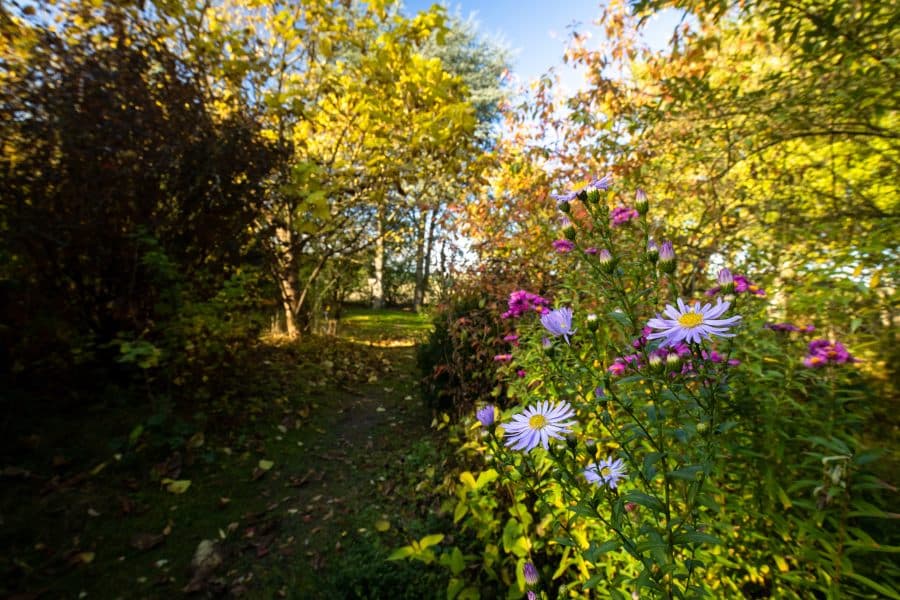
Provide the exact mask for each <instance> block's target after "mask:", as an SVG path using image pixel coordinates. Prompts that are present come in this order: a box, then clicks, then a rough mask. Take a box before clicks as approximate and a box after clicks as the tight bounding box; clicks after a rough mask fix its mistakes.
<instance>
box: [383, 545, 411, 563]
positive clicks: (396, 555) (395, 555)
mask: <svg viewBox="0 0 900 600" xmlns="http://www.w3.org/2000/svg"><path fill="white" fill-rule="evenodd" d="M413 554H415V550H414V549H413V547H412V546H403V547H402V548H397V549H396V550H394V551H393V552H391V554H390V555H389V556H388V557H387V559H388V560H403V559H404V558H408V557H410V556H412V555H413Z"/></svg>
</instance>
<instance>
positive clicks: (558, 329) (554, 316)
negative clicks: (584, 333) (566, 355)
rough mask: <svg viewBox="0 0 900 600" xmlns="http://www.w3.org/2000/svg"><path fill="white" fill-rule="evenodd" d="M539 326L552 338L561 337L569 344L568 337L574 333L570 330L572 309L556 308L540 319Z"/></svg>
mask: <svg viewBox="0 0 900 600" xmlns="http://www.w3.org/2000/svg"><path fill="white" fill-rule="evenodd" d="M541 325H543V326H544V329H546V330H547V331H549V332H550V333H551V334H552V335H554V336H562V337H563V339H564V340H566V343H567V344H568V343H569V336H570V335H573V334H574V333H575V330H574V329H572V309H571V308H568V307H565V308H557V309H556V310H551V311H550V312H548V313H547V314H546V315H544V316H542V317H541Z"/></svg>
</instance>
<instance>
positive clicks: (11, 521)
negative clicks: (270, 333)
mask: <svg viewBox="0 0 900 600" xmlns="http://www.w3.org/2000/svg"><path fill="white" fill-rule="evenodd" d="M427 331H428V321H427V319H426V318H424V317H420V316H417V315H415V314H413V313H410V312H403V311H379V312H372V311H364V310H355V311H350V312H349V313H347V314H346V315H345V317H344V318H343V319H342V320H341V323H340V325H339V329H338V335H337V336H336V337H333V338H311V339H306V340H304V341H303V342H300V343H290V344H287V343H281V344H278V343H274V342H270V343H266V344H261V345H260V347H259V348H258V349H255V351H254V352H252V353H250V356H252V357H253V358H252V360H251V361H250V362H248V364H247V365H246V366H245V368H246V370H247V372H246V374H245V375H246V376H242V374H241V373H229V374H227V377H229V378H232V379H234V381H235V382H237V383H236V385H235V387H234V389H232V390H230V392H231V393H229V395H228V398H227V403H228V411H229V413H228V414H229V417H228V419H224V418H216V419H209V420H208V421H207V426H206V427H202V426H201V425H198V423H197V422H196V421H191V420H190V419H189V420H187V422H185V421H181V420H179V419H175V418H172V417H170V418H166V419H164V420H163V419H160V418H159V417H155V416H154V415H155V414H156V413H149V414H147V413H146V409H137V408H134V409H132V408H130V407H129V404H128V403H127V402H122V403H120V404H119V405H118V407H117V408H115V409H113V410H108V409H105V410H104V411H102V412H100V411H98V412H96V413H95V414H92V413H91V412H90V411H88V412H86V413H85V414H83V415H81V416H80V417H78V418H72V417H71V416H68V417H67V418H59V419H56V420H55V422H54V423H46V422H44V423H40V424H39V423H34V424H33V426H32V427H33V428H34V430H33V431H31V432H30V433H29V432H28V431H27V430H25V431H24V432H20V433H21V435H19V438H20V439H18V440H17V444H18V447H19V449H20V450H21V452H19V454H18V455H17V456H16V457H15V461H16V464H4V465H3V467H4V471H3V486H2V492H0V518H2V536H0V539H2V548H3V550H2V556H0V571H2V572H3V574H4V577H3V582H4V583H2V584H0V595H9V596H13V597H19V598H28V597H47V598H51V597H52V598H56V597H64V598H69V597H71V598H75V597H87V598H160V597H170V596H180V595H182V594H184V593H186V592H185V590H191V589H193V590H194V592H193V593H194V594H196V596H197V597H220V596H224V597H228V596H240V597H247V598H276V597H285V598H425V597H436V596H442V595H443V592H444V589H445V586H446V580H445V578H444V574H443V573H442V572H441V571H440V570H437V569H434V568H424V567H423V566H422V565H412V564H408V563H406V562H399V563H398V562H387V561H385V558H386V557H387V555H388V554H389V553H390V551H391V550H392V549H393V548H395V547H397V546H400V545H403V544H405V543H407V542H408V540H409V539H411V538H417V537H421V536H422V535H425V534H426V533H429V532H430V531H434V530H435V529H437V528H438V523H437V520H438V519H439V517H437V516H435V510H436V507H435V506H434V505H433V499H432V498H431V497H430V496H429V495H428V489H429V487H430V484H431V483H433V482H434V481H436V480H437V479H438V478H439V477H440V474H439V473H435V470H436V469H435V464H436V463H437V461H438V460H439V455H440V454H439V452H438V449H437V448H436V446H435V443H434V442H433V441H432V436H431V434H430V429H429V421H430V415H429V414H428V413H427V410H426V409H425V408H424V406H423V404H422V402H421V400H420V397H419V393H418V390H417V384H418V379H419V375H418V373H417V372H416V370H415V356H414V355H415V343H416V342H417V341H418V340H419V339H421V337H422V336H423V335H425V334H426V333H427ZM210 406H215V402H211V403H210ZM141 410H144V412H141ZM223 423H224V425H223ZM136 424H140V425H141V427H142V431H140V430H136V429H135V427H136ZM179 428H180V429H179ZM136 431H140V433H139V434H138V435H137V436H136V437H133V438H132V439H131V440H129V439H128V437H129V435H130V434H132V433H135V432H136ZM123 440H124V442H123ZM116 449H118V451H116ZM4 460H5V461H6V462H9V461H10V460H12V458H10V457H4ZM260 461H268V462H262V463H261V462H260ZM270 463H271V466H270ZM261 467H262V468H261ZM266 467H268V469H266ZM162 477H169V478H170V479H172V480H175V481H190V487H189V488H188V489H187V490H186V491H184V493H181V494H175V493H171V492H170V491H168V490H167V489H166V485H165V484H164V483H161V481H160V480H161V478H162ZM203 540H209V541H210V542H215V545H214V546H210V545H209V544H207V545H206V547H207V548H213V554H212V555H210V556H209V557H208V559H209V560H208V564H210V565H215V568H211V569H209V572H208V573H206V572H203V573H200V574H199V575H197V573H196V570H195V569H192V568H191V561H192V557H193V556H194V555H195V553H196V551H197V548H198V546H199V545H200V544H201V542H203ZM192 581H193V583H192ZM16 594H18V596H15V595H16Z"/></svg>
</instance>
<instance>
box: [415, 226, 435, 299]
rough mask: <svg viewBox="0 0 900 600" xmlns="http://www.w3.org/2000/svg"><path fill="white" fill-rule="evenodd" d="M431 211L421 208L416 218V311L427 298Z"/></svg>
mask: <svg viewBox="0 0 900 600" xmlns="http://www.w3.org/2000/svg"><path fill="white" fill-rule="evenodd" d="M430 212H431V211H426V210H424V209H419V216H418V219H416V287H415V290H413V310H415V311H416V312H419V310H421V308H422V303H423V302H424V300H425V285H426V283H425V278H426V276H425V269H426V266H425V243H426V239H425V230H426V227H427V224H428V223H427V221H428V215H429V213H430Z"/></svg>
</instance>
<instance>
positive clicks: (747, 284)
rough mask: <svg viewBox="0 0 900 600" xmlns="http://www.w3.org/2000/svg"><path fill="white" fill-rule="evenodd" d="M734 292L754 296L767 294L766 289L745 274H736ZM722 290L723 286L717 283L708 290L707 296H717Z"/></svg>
mask: <svg viewBox="0 0 900 600" xmlns="http://www.w3.org/2000/svg"><path fill="white" fill-rule="evenodd" d="M733 279H734V293H736V294H753V295H754V296H765V295H766V290H765V289H763V288H761V287H759V286H758V285H756V284H755V283H753V282H752V281H750V280H749V279H747V278H746V277H745V276H744V275H734V277H733ZM721 291H722V286H720V285H717V286H715V287H713V288H710V289H708V290H706V295H707V296H715V295H716V294H718V293H719V292H721Z"/></svg>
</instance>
